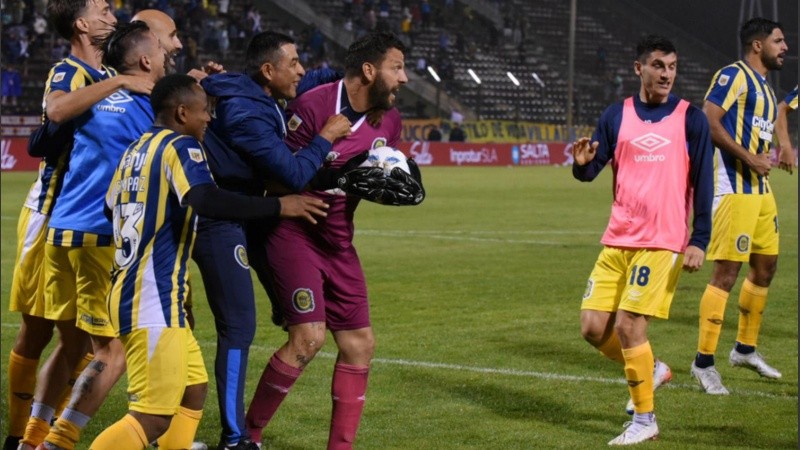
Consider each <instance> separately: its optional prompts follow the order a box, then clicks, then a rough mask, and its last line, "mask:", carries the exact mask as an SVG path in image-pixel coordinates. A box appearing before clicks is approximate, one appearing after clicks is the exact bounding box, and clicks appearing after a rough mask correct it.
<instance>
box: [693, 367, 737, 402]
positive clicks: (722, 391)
mask: <svg viewBox="0 0 800 450" xmlns="http://www.w3.org/2000/svg"><path fill="white" fill-rule="evenodd" d="M691 374H692V376H693V377H695V378H696V379H697V382H698V383H700V387H702V388H703V390H704V391H706V393H707V394H711V395H728V394H730V392H728V390H727V389H726V388H725V386H723V385H722V377H721V376H720V374H719V372H717V369H716V368H715V367H714V366H708V367H706V368H705V369H701V368H699V367H697V366H696V365H695V364H694V361H692V369H691Z"/></svg>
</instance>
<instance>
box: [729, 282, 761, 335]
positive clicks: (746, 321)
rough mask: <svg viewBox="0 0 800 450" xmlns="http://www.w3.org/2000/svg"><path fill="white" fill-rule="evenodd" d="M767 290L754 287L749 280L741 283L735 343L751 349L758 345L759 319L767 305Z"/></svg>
mask: <svg viewBox="0 0 800 450" xmlns="http://www.w3.org/2000/svg"><path fill="white" fill-rule="evenodd" d="M768 290H769V289H768V288H765V287H761V286H756V285H755V284H753V283H751V282H750V280H748V279H745V280H744V283H742V291H741V293H740V294H739V332H738V333H737V334H736V341H737V342H739V343H741V344H744V345H751V346H753V347H755V346H757V344H758V332H759V330H760V329H761V317H762V315H763V314H764V306H766V304H767V291H768Z"/></svg>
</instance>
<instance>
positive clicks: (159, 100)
mask: <svg viewBox="0 0 800 450" xmlns="http://www.w3.org/2000/svg"><path fill="white" fill-rule="evenodd" d="M196 84H197V80H195V79H194V78H192V77H190V76H189V75H185V74H182V73H175V74H172V75H167V76H165V77H164V78H162V79H160V80H158V82H157V83H156V85H155V86H153V91H152V92H151V93H150V105H152V107H153V114H154V115H155V116H158V115H159V114H161V113H162V112H166V111H168V110H169V109H172V108H175V107H176V106H178V105H179V104H181V103H185V101H186V98H187V97H188V96H189V95H191V94H192V93H193V92H192V86H194V85H196Z"/></svg>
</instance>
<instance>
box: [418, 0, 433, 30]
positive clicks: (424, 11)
mask: <svg viewBox="0 0 800 450" xmlns="http://www.w3.org/2000/svg"><path fill="white" fill-rule="evenodd" d="M419 12H420V14H421V15H422V28H423V29H426V30H427V29H428V28H430V26H431V4H430V3H428V0H422V2H420V4H419Z"/></svg>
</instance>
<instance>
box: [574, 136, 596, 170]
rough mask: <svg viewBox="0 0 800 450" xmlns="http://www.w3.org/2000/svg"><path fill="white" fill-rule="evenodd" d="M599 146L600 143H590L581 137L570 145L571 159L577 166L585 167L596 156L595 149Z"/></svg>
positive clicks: (588, 139) (589, 139)
mask: <svg viewBox="0 0 800 450" xmlns="http://www.w3.org/2000/svg"><path fill="white" fill-rule="evenodd" d="M599 145H600V142H598V141H594V142H591V138H588V137H582V138H580V139H578V140H577V141H575V142H573V143H572V157H573V158H574V161H575V164H577V165H579V166H585V165H586V164H589V162H590V161H592V160H593V159H594V157H595V155H596V154H597V147H598V146H599Z"/></svg>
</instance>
